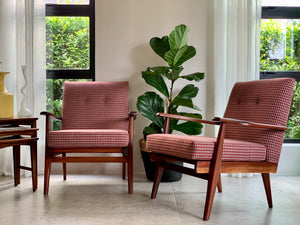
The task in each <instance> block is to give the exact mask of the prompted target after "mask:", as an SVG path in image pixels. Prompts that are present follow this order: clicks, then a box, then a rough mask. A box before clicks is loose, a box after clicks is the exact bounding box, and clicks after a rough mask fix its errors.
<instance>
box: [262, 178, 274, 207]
mask: <svg viewBox="0 0 300 225" xmlns="http://www.w3.org/2000/svg"><path fill="white" fill-rule="evenodd" d="M261 176H262V179H263V182H264V186H265V191H266V196H267V200H268V205H269V208H273V202H272V192H271V182H270V174H269V173H262V174H261Z"/></svg>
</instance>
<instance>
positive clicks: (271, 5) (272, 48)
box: [260, 0, 300, 142]
mask: <svg viewBox="0 0 300 225" xmlns="http://www.w3.org/2000/svg"><path fill="white" fill-rule="evenodd" d="M262 5H263V6H262V21H261V39H260V40H261V43H260V79H267V78H275V77H294V78H295V79H296V81H297V82H296V84H295V93H294V97H293V102H292V106H291V110H290V115H289V120H288V127H289V130H288V131H287V132H286V134H285V142H300V2H299V1H294V0H281V1H280V0H277V1H275V0H272V1H268V0H263V1H262Z"/></svg>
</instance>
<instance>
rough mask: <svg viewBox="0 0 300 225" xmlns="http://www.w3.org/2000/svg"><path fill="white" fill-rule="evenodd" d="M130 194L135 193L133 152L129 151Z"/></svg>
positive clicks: (128, 174)
mask: <svg viewBox="0 0 300 225" xmlns="http://www.w3.org/2000/svg"><path fill="white" fill-rule="evenodd" d="M127 160H128V161H127V176H128V194H132V193H133V152H132V149H128V155H127Z"/></svg>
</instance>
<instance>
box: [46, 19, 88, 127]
mask: <svg viewBox="0 0 300 225" xmlns="http://www.w3.org/2000/svg"><path fill="white" fill-rule="evenodd" d="M88 28H89V19H88V18H87V17H47V19H46V60H47V61H46V62H47V65H46V66H47V69H88V68H89V65H90V60H89V48H90V43H89V30H88ZM65 81H66V79H47V87H46V88H47V99H46V107H47V111H49V112H52V113H53V114H55V115H56V116H58V117H61V109H62V93H63V83H64V82H65ZM68 81H88V80H87V79H80V80H76V79H68ZM52 126H53V129H54V130H57V129H59V128H60V122H59V121H54V122H53V124H52Z"/></svg>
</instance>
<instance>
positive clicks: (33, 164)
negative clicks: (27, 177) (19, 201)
mask: <svg viewBox="0 0 300 225" xmlns="http://www.w3.org/2000/svg"><path fill="white" fill-rule="evenodd" d="M30 151H31V169H32V189H33V191H36V189H37V186H38V181H37V179H38V176H37V142H36V141H34V142H32V143H31V144H30Z"/></svg>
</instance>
